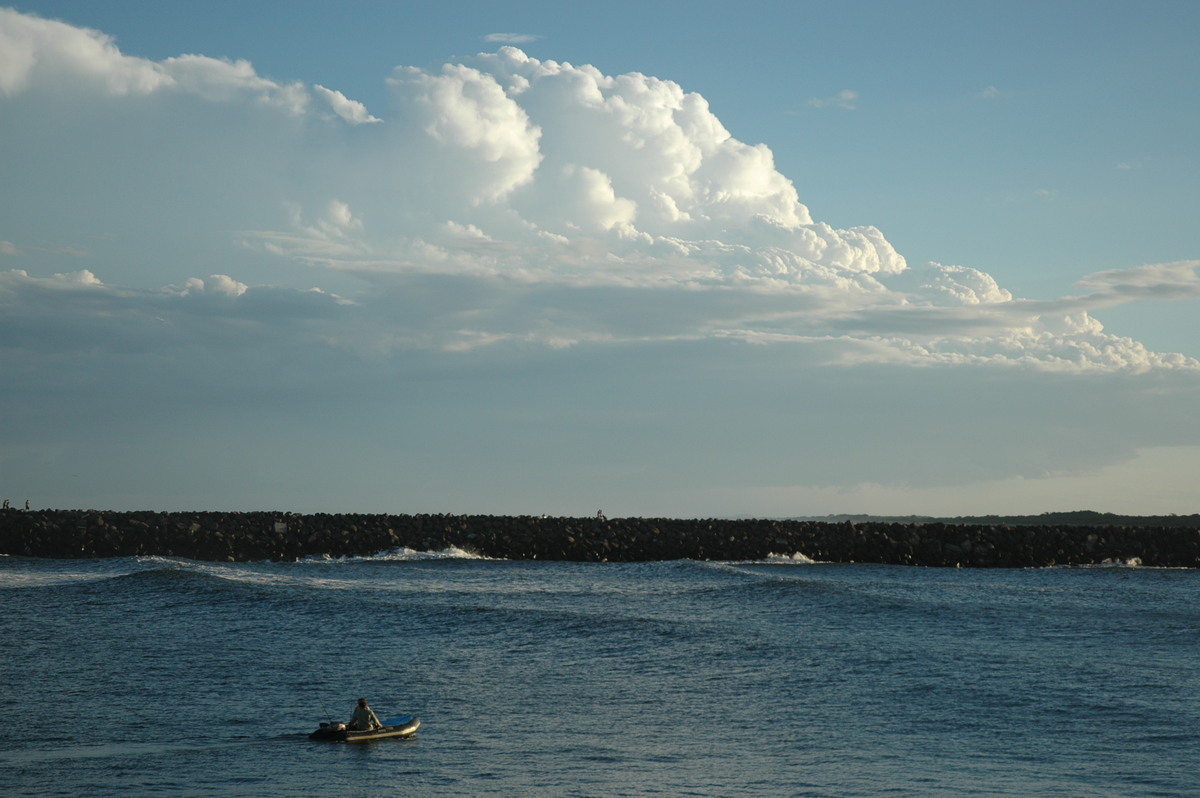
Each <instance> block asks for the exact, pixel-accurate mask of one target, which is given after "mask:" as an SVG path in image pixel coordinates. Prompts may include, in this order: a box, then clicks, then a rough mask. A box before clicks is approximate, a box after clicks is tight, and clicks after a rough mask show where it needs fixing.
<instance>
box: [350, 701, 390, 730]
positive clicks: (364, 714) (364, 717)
mask: <svg viewBox="0 0 1200 798" xmlns="http://www.w3.org/2000/svg"><path fill="white" fill-rule="evenodd" d="M346 725H347V726H349V727H350V728H351V729H354V730H356V731H371V730H372V729H382V728H383V724H382V723H380V722H379V717H378V716H377V715H376V714H375V710H373V709H371V708H370V707H369V706H367V699H365V698H360V699H358V706H356V707H355V708H354V714H352V715H351V716H350V722H349V723H347V724H346Z"/></svg>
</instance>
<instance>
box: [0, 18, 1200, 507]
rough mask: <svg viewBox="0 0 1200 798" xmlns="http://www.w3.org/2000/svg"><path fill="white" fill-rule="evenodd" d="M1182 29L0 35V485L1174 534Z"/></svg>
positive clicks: (1191, 429)
mask: <svg viewBox="0 0 1200 798" xmlns="http://www.w3.org/2000/svg"><path fill="white" fill-rule="evenodd" d="M1198 17H1200V6H1196V5H1195V4H1192V3H1183V2H1170V3H1155V2H1150V3H1138V4H1132V3H1104V2H1056V3H1011V2H1009V3H983V2H980V3H960V2H956V3H935V2H913V3H893V2H848V3H786V4H785V3H746V4H741V5H739V6H738V7H737V9H736V10H731V7H729V6H728V5H727V4H718V3H694V2H693V3H637V4H634V3H610V4H606V5H604V6H603V7H602V8H601V7H592V6H584V5H573V4H562V3H506V4H498V3H451V4H443V5H441V6H436V7H435V6H432V5H429V4H416V3H413V4H409V3H385V2H349V3H340V4H332V3H312V2H308V3H305V2H289V3H274V2H252V3H245V2H242V3H224V2H208V3H204V4H180V3H161V2H109V3H95V2H89V3H82V2H49V1H46V2H29V3H21V4H17V5H16V6H15V7H12V8H9V9H7V10H3V11H0V183H2V184H3V185H4V186H5V190H4V191H3V192H0V373H3V374H4V380H3V382H4V384H3V385H2V386H0V402H2V405H0V408H2V409H3V415H4V416H5V418H6V421H7V423H6V428H7V430H8V432H7V434H6V436H5V439H4V441H3V442H0V492H2V493H4V495H5V496H6V497H8V498H11V499H14V500H16V501H18V502H21V501H23V500H24V499H25V498H29V499H30V500H31V503H33V504H35V505H36V506H58V507H83V506H88V507H104V508H111V509H134V508H146V509H207V508H212V509H283V510H296V511H364V512H485V513H486V512H494V513H552V514H572V515H573V514H590V513H593V512H595V510H596V509H597V508H602V509H604V510H605V512H606V513H607V514H608V515H610V516H618V515H671V516H706V515H757V516H786V515H812V514H825V513H839V512H851V513H858V512H866V513H898V514H909V513H919V514H952V515H953V514H968V513H1026V512H1033V513H1036V512H1044V511H1054V510H1067V509H1085V508H1086V509H1095V510H1101V511H1110V512H1128V513H1143V514H1148V513H1191V512H1197V511H1198V509H1197V503H1196V486H1195V479H1194V478H1193V477H1192V476H1191V475H1193V474H1195V473H1200V468H1198V467H1197V466H1200V420H1198V418H1197V414H1196V413H1195V410H1194V408H1195V407H1196V406H1197V398H1198V396H1197V389H1198V388H1200V322H1198V321H1197V313H1196V310H1197V298H1198V297H1200V277H1198V276H1197V266H1198V265H1200V260H1197V259H1200V240H1198V239H1200V236H1197V234H1196V232H1195V231H1196V227H1195V224H1194V221H1193V217H1194V215H1195V211H1196V209H1197V207H1198V206H1200V203H1198V202H1197V199H1198V194H1200V188H1198V186H1200V163H1198V159H1197V154H1196V147H1195V141H1196V140H1197V132H1198V129H1200V120H1198V118H1197V117H1198V115H1200V102H1197V100H1200V91H1198V88H1200V69H1198V67H1200V56H1198V55H1197V51H1196V49H1195V43H1194V32H1195V30H1197V22H1200V19H1198Z"/></svg>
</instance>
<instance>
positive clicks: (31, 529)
mask: <svg viewBox="0 0 1200 798" xmlns="http://www.w3.org/2000/svg"><path fill="white" fill-rule="evenodd" d="M451 546H454V547H457V548H460V549H463V550H466V551H469V552H473V553H476V554H480V555H483V556H487V557H496V558H504V559H511V560H571V561H577V562H605V561H612V562H618V561H624V562H632V561H647V560H676V559H694V560H755V559H762V558H764V557H766V556H767V555H769V554H779V555H789V556H790V555H796V554H800V555H803V556H805V557H808V558H810V559H813V560H818V561H823V562H862V563H888V564H896V565H925V566H942V567H954V566H963V567H987V568H1019V567H1041V566H1051V565H1086V564H1097V563H1105V562H1121V563H1124V562H1136V563H1140V564H1142V565H1146V566H1161V567H1174V568H1197V567H1200V528H1195V527H1191V528H1187V527H1184V528H1181V527H1170V528H1168V527H1153V526H1150V527H1141V526H1078V525H1071V526H1008V525H977V524H946V523H925V524H922V523H913V524H903V523H853V522H849V521H846V522H841V523H826V522H819V521H783V520H729V519H707V520H688V519H667V518H614V519H605V518H603V517H596V518H562V517H537V516H488V515H357V514H347V515H325V514H315V515H298V514H294V513H279V512H246V513H240V512H196V513H159V512H101V511H96V510H4V511H0V554H9V555H17V556H31V557H52V558H91V557H122V556H134V555H164V556H174V557H186V558H190V559H197V560H209V561H247V560H251V561H252V560H295V559H298V558H302V557H309V556H325V555H327V556H331V557H343V556H351V555H369V554H376V553H379V552H381V551H387V550H390V549H395V548H400V547H405V548H409V549H413V550H417V551H443V550H445V549H447V548H449V547H451Z"/></svg>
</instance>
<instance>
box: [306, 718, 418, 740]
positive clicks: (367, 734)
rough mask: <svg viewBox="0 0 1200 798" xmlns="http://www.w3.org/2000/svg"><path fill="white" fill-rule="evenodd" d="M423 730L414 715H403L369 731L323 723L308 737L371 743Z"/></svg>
mask: <svg viewBox="0 0 1200 798" xmlns="http://www.w3.org/2000/svg"><path fill="white" fill-rule="evenodd" d="M419 728H421V720H420V718H416V717H413V716H412V715H401V716H399V717H396V718H388V719H387V720H385V721H384V722H383V726H382V728H378V729H371V730H369V731H367V730H363V731H358V730H357V729H351V728H349V727H347V726H346V724H345V723H322V724H321V727H320V728H319V729H317V730H316V731H314V732H313V733H312V734H310V735H308V739H310V740H326V741H328V742H331V743H369V742H371V741H373V740H387V739H389V738H392V737H411V736H413V735H414V734H416V733H417V729H419Z"/></svg>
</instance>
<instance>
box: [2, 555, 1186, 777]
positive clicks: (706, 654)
mask: <svg viewBox="0 0 1200 798" xmlns="http://www.w3.org/2000/svg"><path fill="white" fill-rule="evenodd" d="M1198 655H1200V572H1196V571H1185V570H1156V569H1143V568H1128V567H1114V568H1090V569H1046V570H1015V571H1008V570H1005V571H985V570H943V569H924V568H903V567H889V566H869V565H821V564H811V563H804V562H795V561H790V560H786V559H779V560H771V561H767V562H755V563H716V564H714V563H697V562H669V563H649V564H571V563H543V562H535V563H531V562H500V561H487V560H479V559H470V558H467V557H462V556H454V555H453V554H444V555H433V556H431V555H419V554H411V553H409V554H403V553H400V554H391V555H381V556H378V557H374V558H365V559H358V560H349V561H309V562H300V563H254V564H229V565H213V564H204V563H196V562H190V561H184V560H171V559H162V558H138V559H114V560H100V561H49V560H32V559H21V558H13V557H9V558H0V708H2V711H3V717H5V718H6V719H7V720H8V725H9V733H7V734H5V735H3V736H0V787H3V788H4V789H5V792H6V793H11V794H25V795H215V796H229V795H264V796H266V795H273V796H294V795H317V794H330V795H340V794H347V793H353V794H357V795H401V794H403V795H415V796H422V795H438V796H456V795H463V796H477V795H513V796H516V795H524V796H528V795H537V796H616V795H627V796H650V795H658V796H688V795H705V796H788V795H795V796H878V795H886V796H1035V795H1036V796H1179V795H1196V794H1197V785H1198V784H1200V766H1198V764H1197V756H1198V754H1200V656H1198ZM359 695H365V696H367V697H368V698H369V699H370V700H371V703H372V706H374V707H375V709H376V710H377V711H378V712H379V714H380V715H381V716H386V715H395V714H403V713H409V712H411V713H414V714H417V715H418V716H420V717H421V719H422V721H423V723H424V725H423V727H422V729H421V731H420V733H419V735H418V736H417V737H416V738H414V739H411V740H392V741H385V742H378V743H373V744H370V745H365V746H350V745H338V744H330V743H314V742H310V741H309V740H308V739H307V736H306V735H307V732H308V731H311V730H312V729H313V728H315V727H316V725H317V723H318V722H319V721H322V720H325V719H327V718H328V717H331V716H332V717H335V718H337V719H345V718H346V717H348V716H349V713H350V710H351V708H352V704H353V700H354V699H355V698H356V697H358V696H359Z"/></svg>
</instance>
